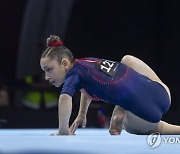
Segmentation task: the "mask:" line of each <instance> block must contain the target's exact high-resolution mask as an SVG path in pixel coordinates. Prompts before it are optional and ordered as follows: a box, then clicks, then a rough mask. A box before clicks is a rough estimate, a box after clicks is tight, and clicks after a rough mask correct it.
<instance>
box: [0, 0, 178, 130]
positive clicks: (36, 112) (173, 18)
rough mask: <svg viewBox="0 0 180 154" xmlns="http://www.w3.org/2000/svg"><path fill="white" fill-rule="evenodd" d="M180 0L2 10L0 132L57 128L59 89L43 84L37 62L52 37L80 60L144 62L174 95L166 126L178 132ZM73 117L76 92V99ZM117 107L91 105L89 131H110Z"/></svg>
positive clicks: (48, 2) (73, 1) (30, 0)
mask: <svg viewBox="0 0 180 154" xmlns="http://www.w3.org/2000/svg"><path fill="white" fill-rule="evenodd" d="M179 8H180V1H179V0H171V1H169V0H156V1H154V0H148V1H144V0H126V1H125V0H111V1H109V0H38V1H37V0H18V1H14V0H7V1H3V2H2V3H1V5H0V12H1V13H0V31H1V33H0V34H1V37H0V42H1V43H0V53H1V54H0V64H1V67H0V127H1V128H56V127H58V114H57V99H58V94H59V92H60V89H56V88H54V87H52V86H50V85H49V84H48V83H47V82H45V81H44V74H43V72H42V71H41V69H40V65H39V59H40V55H41V53H42V51H43V50H44V49H45V48H46V39H47V37H49V35H50V34H55V35H59V36H60V37H61V38H62V39H63V41H64V44H65V46H67V47H68V48H69V49H70V50H71V51H72V52H73V54H74V56H75V57H76V58H81V57H88V56H91V57H99V58H106V59H111V60H115V61H120V60H121V58H122V57H123V56H124V55H126V54H130V55H134V56H136V57H138V58H140V59H142V60H143V61H144V62H146V63H147V64H148V65H149V66H150V67H151V68H152V69H153V70H154V71H155V72H156V73H157V75H158V76H159V77H160V78H161V79H162V81H163V82H165V83H166V84H167V85H168V86H169V88H170V90H171V94H172V105H171V108H170V110H169V111H168V112H167V113H166V114H165V115H164V116H163V120H165V121H167V122H169V123H172V124H179V125H180V95H179V91H180V86H179V85H180V81H179V79H180V73H179V72H180V67H179V56H180V9H179ZM73 101H74V102H73V114H72V116H71V122H72V121H73V120H74V118H75V117H76V114H77V112H78V108H79V92H77V93H76V94H75V96H74V97H73ZM113 108H114V106H113V105H109V104H105V103H102V102H93V103H92V105H91V106H90V110H89V112H88V124H87V127H96V128H101V127H108V125H109V118H110V116H111V112H112V110H113Z"/></svg>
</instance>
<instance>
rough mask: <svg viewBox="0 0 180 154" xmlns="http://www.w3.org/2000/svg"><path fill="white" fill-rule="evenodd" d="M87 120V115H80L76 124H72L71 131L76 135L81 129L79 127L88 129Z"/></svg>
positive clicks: (75, 121)
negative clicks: (78, 129)
mask: <svg viewBox="0 0 180 154" xmlns="http://www.w3.org/2000/svg"><path fill="white" fill-rule="evenodd" d="M86 123H87V119H86V115H78V116H77V117H76V119H75V120H74V122H73V123H72V125H71V127H70V131H71V132H72V133H74V132H75V131H76V129H77V128H78V127H79V125H82V128H85V127H86Z"/></svg>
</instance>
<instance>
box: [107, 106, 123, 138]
mask: <svg viewBox="0 0 180 154" xmlns="http://www.w3.org/2000/svg"><path fill="white" fill-rule="evenodd" d="M124 117H125V112H124V110H123V109H122V108H121V107H120V106H117V105H116V106H115V108H114V111H113V114H112V117H111V122H110V128H109V133H110V134H111V135H119V134H121V131H122V129H123V123H122V122H123V119H124Z"/></svg>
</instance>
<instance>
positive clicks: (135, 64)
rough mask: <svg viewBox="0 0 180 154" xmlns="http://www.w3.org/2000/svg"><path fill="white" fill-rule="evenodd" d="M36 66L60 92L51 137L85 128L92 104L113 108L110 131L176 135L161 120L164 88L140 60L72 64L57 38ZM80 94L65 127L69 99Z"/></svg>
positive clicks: (178, 129)
mask: <svg viewBox="0 0 180 154" xmlns="http://www.w3.org/2000/svg"><path fill="white" fill-rule="evenodd" d="M40 65H41V68H42V70H43V71H44V72H45V79H46V80H48V81H49V82H50V83H51V84H52V85H54V86H56V87H60V86H61V85H62V84H63V83H64V85H63V88H62V90H61V93H60V97H59V106H58V113H59V130H58V132H56V133H54V134H53V135H73V134H74V133H75V131H76V129H77V128H78V127H79V125H82V127H85V125H86V114H87V111H88V107H89V105H90V103H91V100H96V101H104V102H107V103H111V104H115V105H116V106H115V108H114V111H113V114H112V117H111V121H110V128H109V132H110V134H111V135H118V134H120V133H121V131H122V129H125V130H126V131H127V132H129V133H133V134H150V133H153V132H159V133H160V134H180V126H176V125H171V124H168V123H166V122H164V121H161V118H162V115H163V114H164V113H166V112H167V111H168V109H169V107H170V104H171V96H170V91H169V89H168V87H167V86H166V85H165V84H164V83H163V82H162V81H161V80H160V79H159V77H158V76H157V75H156V74H155V72H154V71H153V70H152V69H151V68H150V67H149V66H148V65H146V64H145V63H144V62H143V61H141V60H140V59H138V58H136V57H134V56H130V55H126V56H124V57H123V58H122V60H121V62H115V61H111V60H105V59H98V58H92V57H90V58H83V59H76V60H75V59H74V58H73V55H72V53H71V51H70V50H69V49H68V48H66V47H65V46H64V45H63V42H62V41H61V39H60V38H59V37H58V36H55V35H51V36H50V37H49V38H48V39H47V48H46V50H45V51H44V52H43V53H42V56H41V59H40ZM76 90H80V91H81V99H80V107H79V113H78V115H77V118H76V119H75V121H74V122H73V124H72V125H71V127H70V128H69V119H70V116H71V110H72V96H73V94H74V92H75V91H76Z"/></svg>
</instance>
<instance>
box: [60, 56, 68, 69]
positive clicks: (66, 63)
mask: <svg viewBox="0 0 180 154" xmlns="http://www.w3.org/2000/svg"><path fill="white" fill-rule="evenodd" d="M61 65H62V66H63V67H64V68H65V70H67V69H68V67H69V61H68V60H67V59H65V58H63V59H62V61H61Z"/></svg>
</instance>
